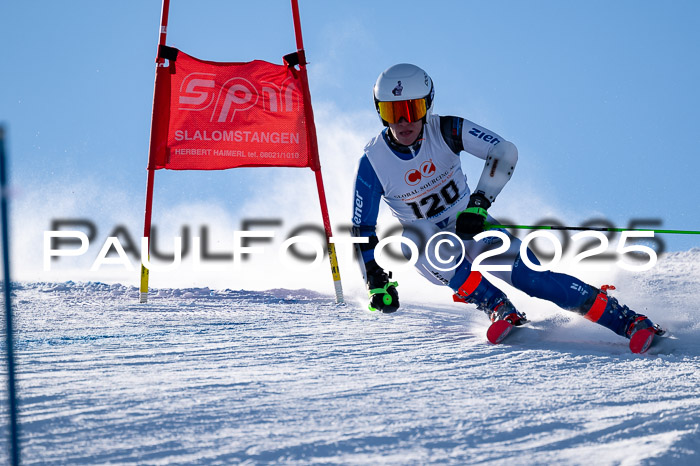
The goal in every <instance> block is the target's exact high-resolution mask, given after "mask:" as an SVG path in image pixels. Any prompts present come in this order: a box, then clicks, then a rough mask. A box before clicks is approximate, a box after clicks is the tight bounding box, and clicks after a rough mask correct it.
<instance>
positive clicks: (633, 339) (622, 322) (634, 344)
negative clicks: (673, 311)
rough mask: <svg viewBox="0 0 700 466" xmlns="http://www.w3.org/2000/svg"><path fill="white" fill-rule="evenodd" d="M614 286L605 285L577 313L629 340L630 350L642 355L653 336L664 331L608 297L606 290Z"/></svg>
mask: <svg viewBox="0 0 700 466" xmlns="http://www.w3.org/2000/svg"><path fill="white" fill-rule="evenodd" d="M614 289H615V287H614V286H610V285H605V286H603V287H602V288H601V289H600V290H599V291H598V294H597V295H595V294H594V295H593V297H592V298H593V299H589V300H588V301H587V302H586V303H585V304H584V305H583V306H581V308H580V309H579V312H580V313H581V314H583V316H584V317H585V318H586V319H588V320H590V321H591V322H595V323H597V324H600V325H602V326H603V327H606V328H609V329H610V330H612V331H613V332H615V333H617V334H618V335H621V336H623V337H626V338H628V339H629V340H630V350H631V351H632V352H633V353H643V352H645V351H646V350H647V349H649V346H650V345H651V343H652V341H653V339H654V337H655V336H657V335H658V336H661V335H663V334H664V333H666V332H665V330H664V329H662V328H661V327H659V326H658V325H655V324H654V323H653V322H652V321H651V320H649V318H648V317H647V316H645V315H642V314H637V313H636V312H634V311H633V310H631V309H630V308H629V307H627V306H624V305H622V304H620V303H619V302H618V300H617V299H615V298H613V297H612V296H609V295H608V290H614Z"/></svg>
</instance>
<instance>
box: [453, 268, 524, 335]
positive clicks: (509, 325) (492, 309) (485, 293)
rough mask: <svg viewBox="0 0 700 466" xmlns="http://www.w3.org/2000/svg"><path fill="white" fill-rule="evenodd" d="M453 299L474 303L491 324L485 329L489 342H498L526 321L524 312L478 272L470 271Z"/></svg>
mask: <svg viewBox="0 0 700 466" xmlns="http://www.w3.org/2000/svg"><path fill="white" fill-rule="evenodd" d="M453 299H454V301H456V302H462V303H470V304H476V308H477V309H478V310H480V311H483V312H484V313H485V314H486V315H487V316H488V317H489V320H491V322H492V324H491V325H490V326H489V328H488V330H487V331H486V337H487V338H488V340H489V341H490V342H491V343H494V344H496V343H500V342H501V341H503V339H504V338H505V337H506V336H508V334H509V333H510V331H511V330H512V329H513V327H514V326H520V325H523V324H524V323H526V322H527V318H526V317H525V314H524V313H521V312H518V310H517V309H515V306H513V303H511V302H510V300H509V299H508V298H507V297H506V295H505V293H503V291H501V290H499V289H498V288H496V287H495V286H494V285H493V284H491V283H490V282H489V281H488V280H486V279H485V278H483V276H482V275H481V274H480V273H479V272H472V273H471V274H469V276H468V277H467V279H466V281H465V282H464V284H462V286H461V287H460V288H459V290H458V291H457V292H456V293H455V294H454V296H453Z"/></svg>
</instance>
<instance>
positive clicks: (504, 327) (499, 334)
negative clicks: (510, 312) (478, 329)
mask: <svg viewBox="0 0 700 466" xmlns="http://www.w3.org/2000/svg"><path fill="white" fill-rule="evenodd" d="M515 327H516V326H515V325H513V324H511V323H510V321H509V320H505V319H502V320H497V321H495V322H494V323H492V324H491V325H489V328H488V330H486V339H487V340H488V341H489V342H490V343H493V344H494V345H497V344H499V343H501V342H502V341H503V340H505V339H506V337H507V336H508V335H510V332H512V331H513V328H515Z"/></svg>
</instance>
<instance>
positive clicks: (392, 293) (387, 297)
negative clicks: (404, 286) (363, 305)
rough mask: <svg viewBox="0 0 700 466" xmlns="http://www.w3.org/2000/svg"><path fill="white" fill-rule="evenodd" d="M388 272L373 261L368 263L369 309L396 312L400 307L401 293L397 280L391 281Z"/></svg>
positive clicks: (386, 312)
mask: <svg viewBox="0 0 700 466" xmlns="http://www.w3.org/2000/svg"><path fill="white" fill-rule="evenodd" d="M390 279H391V272H389V273H388V274H387V273H386V272H384V270H383V269H382V268H381V267H379V266H378V265H377V263H376V262H374V261H372V262H371V263H368V264H367V289H368V290H369V310H370V311H377V310H379V311H382V312H383V313H385V314H388V313H391V312H396V310H397V309H398V308H399V293H398V291H396V287H397V286H399V284H398V283H397V282H392V281H389V280H390Z"/></svg>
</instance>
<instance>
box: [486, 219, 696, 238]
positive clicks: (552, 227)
mask: <svg viewBox="0 0 700 466" xmlns="http://www.w3.org/2000/svg"><path fill="white" fill-rule="evenodd" d="M485 226H486V229H487V230H491V229H494V228H517V229H522V230H563V231H615V232H623V231H653V232H654V233H669V234H677V235H700V231H694V230H654V229H647V228H615V227H567V226H558V225H494V224H491V223H488V222H486V223H485Z"/></svg>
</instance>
